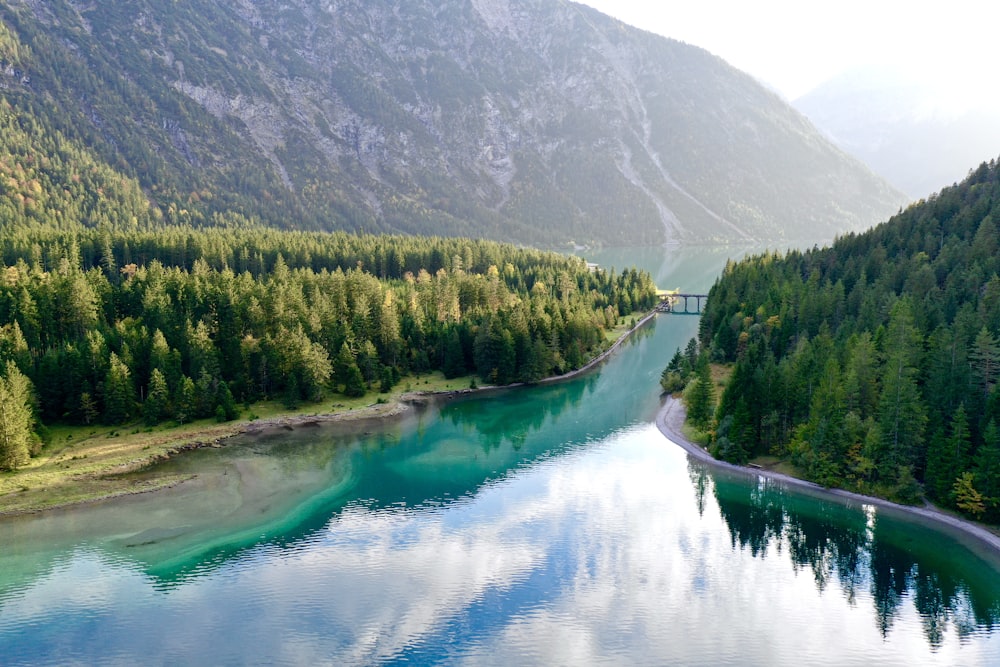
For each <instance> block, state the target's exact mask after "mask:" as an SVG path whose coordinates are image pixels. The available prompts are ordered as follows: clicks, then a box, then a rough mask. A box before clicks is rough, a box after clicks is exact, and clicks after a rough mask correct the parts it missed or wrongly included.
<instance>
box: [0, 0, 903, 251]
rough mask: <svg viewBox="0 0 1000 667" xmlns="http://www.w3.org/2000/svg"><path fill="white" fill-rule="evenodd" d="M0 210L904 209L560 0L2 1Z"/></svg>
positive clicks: (357, 215) (552, 219) (755, 94)
mask: <svg viewBox="0 0 1000 667" xmlns="http://www.w3.org/2000/svg"><path fill="white" fill-rule="evenodd" d="M0 19H2V23H0V96H2V101H0V124H2V125H3V132H2V133H0V142H2V144H3V145H2V146H0V175H2V177H3V178H4V179H5V181H4V182H3V184H2V185H3V187H2V188H0V211H2V214H3V216H4V218H3V219H4V221H6V220H10V219H16V218H17V217H22V218H27V219H29V220H41V221H46V222H56V223H59V222H67V221H70V222H71V221H77V220H79V221H82V222H84V223H86V224H90V225H94V224H98V223H100V222H101V221H108V222H111V223H112V224H119V223H126V224H133V223H134V224H136V225H139V226H141V225H144V224H161V223H162V222H169V223H176V224H195V225H210V224H217V223H220V222H227V223H231V222H232V221H233V220H234V219H235V220H239V219H241V218H248V219H256V220H259V221H261V222H263V223H264V224H268V225H272V226H279V227H285V228H297V229H312V230H321V229H324V230H328V229H345V230H363V231H366V232H405V233H434V234H442V235H465V236H483V237H489V238H494V239H500V240H512V241H517V242H522V243H531V244H536V245H547V244H563V243H567V242H570V241H574V242H577V243H591V242H598V243H604V244H630V243H640V242H641V243H648V242H661V241H663V240H664V239H665V238H669V239H673V240H680V241H706V240H725V241H734V240H736V241H738V240H744V239H749V238H754V239H768V240H786V239H789V240H790V239H802V238H808V239H815V238H819V237H833V236H834V235H835V234H836V233H840V232H844V231H847V230H851V229H854V230H858V229H861V228H866V227H868V226H870V225H872V224H874V223H876V222H878V221H880V220H884V219H885V218H886V217H887V216H888V214H890V213H891V212H893V211H895V210H897V208H898V206H899V205H901V204H902V203H903V202H904V197H903V196H902V195H900V194H899V193H897V192H895V191H893V190H892V189H891V188H890V187H889V186H887V184H886V183H885V182H884V181H882V180H880V179H879V178H877V177H875V176H873V175H872V174H871V173H870V172H869V171H868V170H867V169H866V168H865V167H863V166H862V165H861V164H860V163H858V162H857V161H855V160H853V159H851V158H848V157H847V156H846V155H844V154H843V153H841V152H840V151H839V150H837V149H835V148H833V147H832V146H831V145H830V144H829V143H827V142H826V140H824V139H823V138H822V137H820V135H819V134H818V133H817V132H816V131H815V130H814V129H813V127H812V126H811V125H810V124H809V123H808V122H807V121H806V120H805V119H804V118H803V117H801V116H800V115H799V114H798V113H796V112H795V111H793V110H792V109H791V108H790V107H788V106H787V105H786V104H784V103H783V102H782V101H781V100H779V99H778V98H777V97H776V96H775V95H773V94H771V93H770V92H768V91H766V90H765V89H764V88H762V87H761V86H759V85H758V84H757V83H755V82H754V81H753V80H752V79H751V78H750V77H748V76H745V75H744V74H742V73H740V72H738V71H736V70H734V69H733V68H731V67H729V66H728V65H727V64H726V63H724V62H723V61H721V60H720V59H718V58H716V57H714V56H712V55H710V54H708V53H706V52H705V51H702V50H700V49H698V48H695V47H692V46H688V45H685V44H681V43H678V42H674V41H671V40H667V39H664V38H661V37H657V36H654V35H652V34H648V33H645V32H642V31H639V30H635V29H632V28H629V27H627V26H625V25H624V24H621V23H619V22H617V21H615V20H612V19H610V18H608V17H606V16H603V15H601V14H599V13H597V12H595V11H593V10H590V9H588V8H586V7H583V6H580V5H575V4H572V3H566V2H556V1H555V0H447V1H445V2H430V1H429V0H412V1H410V2H405V3H398V2H392V3H390V2H385V1H384V0H364V1H361V0H336V1H334V2H326V3H318V2H311V1H310V0H286V1H285V2H275V1H274V0H261V1H258V2H249V1H247V0H222V1H215V2H210V1H209V0H177V1H175V2H158V1H153V0H134V1H131V2H120V3H114V2H93V3H78V2H71V1H69V0H52V1H51V2H37V1H34V0H0Z"/></svg>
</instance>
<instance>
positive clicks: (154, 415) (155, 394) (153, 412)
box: [142, 368, 170, 426]
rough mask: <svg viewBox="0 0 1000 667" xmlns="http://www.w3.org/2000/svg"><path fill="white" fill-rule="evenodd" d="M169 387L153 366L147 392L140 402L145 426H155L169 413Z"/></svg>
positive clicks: (157, 369) (161, 374)
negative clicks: (142, 401)
mask: <svg viewBox="0 0 1000 667" xmlns="http://www.w3.org/2000/svg"><path fill="white" fill-rule="evenodd" d="M169 403H170V389H169V388H168V387H167V380H166V378H165V377H164V375H163V373H161V372H160V369H159V368H154V369H153V372H152V373H151V374H150V376H149V394H148V395H147V396H146V400H145V402H144V403H143V404H142V419H143V421H144V422H146V425H147V426H155V425H156V424H159V423H160V422H161V421H163V420H164V419H165V418H166V417H167V416H168V413H169Z"/></svg>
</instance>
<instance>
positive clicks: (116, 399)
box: [104, 352, 135, 424]
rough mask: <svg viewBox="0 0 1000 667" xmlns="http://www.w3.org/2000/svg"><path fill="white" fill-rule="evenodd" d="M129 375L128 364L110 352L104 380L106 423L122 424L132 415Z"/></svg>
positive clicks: (133, 395)
mask: <svg viewBox="0 0 1000 667" xmlns="http://www.w3.org/2000/svg"><path fill="white" fill-rule="evenodd" d="M130 376H131V373H130V372H129V369H128V366H126V365H125V362H124V361H122V360H121V359H120V358H119V357H118V355H117V354H115V353H114V352H112V353H111V358H110V360H109V362H108V375H107V378H106V379H105V381H104V421H105V422H106V423H108V424H122V423H124V422H126V421H128V420H129V418H130V417H131V416H132V412H133V410H134V409H135V389H134V387H133V386H132V378H131V377H130Z"/></svg>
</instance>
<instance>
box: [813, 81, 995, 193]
mask: <svg viewBox="0 0 1000 667" xmlns="http://www.w3.org/2000/svg"><path fill="white" fill-rule="evenodd" d="M933 83H937V82H935V81H929V80H927V79H924V80H916V79H914V78H913V77H908V76H906V75H905V74H903V73H901V72H899V71H896V70H894V69H888V68H866V69H860V70H852V71H849V72H845V73H843V74H841V75H839V76H837V77H835V78H833V79H831V80H830V81H827V82H825V83H824V84H822V85H820V86H819V87H817V88H816V89H815V90H813V91H811V92H809V93H808V94H806V95H804V96H802V97H800V98H799V99H797V100H795V102H794V106H795V108H796V109H798V110H799V111H801V112H802V113H804V114H805V115H806V116H807V117H808V118H809V120H811V121H812V122H813V123H815V124H816V126H817V127H818V128H819V129H820V130H822V131H823V132H824V133H825V134H827V135H828V136H829V137H830V138H831V139H832V140H833V142H834V143H835V144H836V145H838V146H840V147H841V148H842V149H844V150H845V151H847V152H849V153H850V154H851V155H855V156H857V157H859V158H861V159H862V160H864V161H865V163H867V164H868V165H869V166H870V167H871V168H872V169H873V170H874V171H875V173H877V174H879V175H881V176H883V177H885V178H886V179H887V180H888V181H889V182H890V183H892V184H893V185H894V186H896V187H898V188H900V189H902V190H903V191H904V192H906V193H907V194H908V195H910V196H911V197H912V198H913V199H919V198H922V197H927V196H928V195H930V194H931V193H932V192H936V191H937V190H939V189H940V188H941V186H942V185H947V184H952V183H956V182H957V181H960V180H962V179H963V178H965V176H966V175H967V174H968V169H969V165H971V164H979V163H980V162H982V161H983V160H989V159H990V158H992V157H994V156H995V155H997V154H998V153H1000V109H997V108H995V105H993V108H991V105H987V104H986V103H970V102H963V101H962V100H957V99H950V96H949V95H947V94H946V93H942V92H941V91H940V90H936V89H935V88H934V87H933V86H932V84H933Z"/></svg>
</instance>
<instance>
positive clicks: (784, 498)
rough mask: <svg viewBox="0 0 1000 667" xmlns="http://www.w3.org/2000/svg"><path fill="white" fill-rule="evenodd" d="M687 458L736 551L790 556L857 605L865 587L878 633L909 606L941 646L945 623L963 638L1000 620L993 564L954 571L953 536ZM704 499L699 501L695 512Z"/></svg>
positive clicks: (820, 584) (999, 584)
mask: <svg viewBox="0 0 1000 667" xmlns="http://www.w3.org/2000/svg"><path fill="white" fill-rule="evenodd" d="M706 470H707V468H706V466H705V465H704V464H702V463H700V462H696V461H694V460H693V459H692V460H691V462H690V463H689V476H690V478H691V481H692V484H693V486H694V489H695V493H696V495H698V496H699V497H700V496H703V495H704V493H705V489H706V488H708V487H710V488H711V489H712V491H713V494H714V497H715V500H716V502H717V503H718V506H719V512H720V514H721V516H722V519H723V521H724V522H725V524H726V526H727V528H728V530H729V535H730V539H731V541H732V545H733V548H734V549H737V548H739V549H745V550H747V551H749V552H750V553H751V554H752V555H754V556H755V557H760V558H763V557H765V556H766V555H767V554H768V552H769V551H773V552H776V553H781V552H786V553H787V554H788V556H789V558H790V560H791V563H792V566H793V568H795V569H796V570H798V569H799V568H807V567H808V568H810V569H811V570H812V573H813V577H814V579H815V582H816V586H817V588H818V589H819V590H820V591H824V590H826V589H827V588H828V587H829V586H830V585H831V584H834V585H839V586H840V589H841V591H842V593H843V595H844V597H845V599H846V600H847V601H848V602H849V603H850V604H855V603H856V601H857V600H858V598H859V597H862V596H863V595H864V594H865V593H866V592H867V594H868V595H870V596H871V598H872V604H873V607H874V612H875V615H874V620H875V624H876V627H877V628H878V630H879V632H880V633H881V634H882V636H883V637H886V636H888V635H889V633H890V632H891V630H892V628H893V625H894V623H895V622H896V620H897V619H898V618H899V616H900V614H901V613H902V609H903V607H904V605H905V604H906V603H907V602H908V601H909V602H912V604H913V608H914V609H915V611H916V612H917V613H918V614H919V616H920V619H921V624H922V627H923V630H924V636H925V637H926V638H927V641H928V642H929V644H930V645H931V647H932V648H936V647H939V646H941V644H942V642H943V641H944V638H945V635H946V634H947V632H948V630H949V628H950V629H952V630H953V631H954V632H955V633H956V634H957V635H958V636H959V637H967V636H969V635H970V634H972V633H977V632H992V630H993V628H994V626H995V625H996V624H997V622H998V621H1000V577H998V576H997V571H996V567H995V565H992V564H990V563H987V562H985V561H980V565H981V567H979V568H968V569H964V570H959V569H958V568H957V566H956V565H955V563H956V562H959V561H961V562H965V563H968V562H969V560H968V554H967V553H965V554H964V556H965V557H964V558H961V559H958V558H953V557H952V555H953V554H957V553H958V552H960V551H965V548H964V547H962V545H960V544H959V543H958V542H957V541H955V540H953V539H952V538H950V537H948V536H947V535H945V534H943V533H940V532H937V531H934V530H933V529H931V528H928V527H925V526H921V525H917V524H915V523H910V522H904V521H901V520H898V519H895V518H893V517H888V516H885V514H884V512H881V513H880V512H879V511H878V510H876V509H875V508H872V507H857V506H854V507H850V506H847V505H844V504H842V503H838V502H835V501H832V500H825V499H817V498H813V497H808V496H806V495H805V494H803V493H799V492H791V491H789V490H788V488H787V487H786V486H785V485H784V484H782V483H780V482H775V481H772V480H768V479H765V478H758V477H754V478H752V479H751V478H749V477H748V476H739V475H732V474H725V473H720V472H717V471H713V472H712V473H711V477H712V480H714V483H711V482H709V481H707V480H706V476H707V475H708V473H706ZM702 504H703V501H702V502H699V508H701V507H702Z"/></svg>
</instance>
